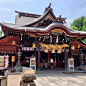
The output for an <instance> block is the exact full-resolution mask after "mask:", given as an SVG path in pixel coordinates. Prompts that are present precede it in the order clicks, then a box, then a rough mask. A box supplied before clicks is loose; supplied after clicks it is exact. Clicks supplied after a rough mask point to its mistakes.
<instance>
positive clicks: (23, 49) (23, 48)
mask: <svg viewBox="0 0 86 86" xmlns="http://www.w3.org/2000/svg"><path fill="white" fill-rule="evenodd" d="M22 51H34V48H33V47H22Z"/></svg>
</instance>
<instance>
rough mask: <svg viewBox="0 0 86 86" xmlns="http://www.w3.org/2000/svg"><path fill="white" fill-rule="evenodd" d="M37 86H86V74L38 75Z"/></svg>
mask: <svg viewBox="0 0 86 86" xmlns="http://www.w3.org/2000/svg"><path fill="white" fill-rule="evenodd" d="M36 77H37V79H36V80H35V83H36V86H86V73H73V74H64V73H57V74H36Z"/></svg>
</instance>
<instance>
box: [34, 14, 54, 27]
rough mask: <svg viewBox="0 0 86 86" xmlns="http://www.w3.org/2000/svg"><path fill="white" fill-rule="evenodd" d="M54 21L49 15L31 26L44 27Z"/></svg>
mask: <svg viewBox="0 0 86 86" xmlns="http://www.w3.org/2000/svg"><path fill="white" fill-rule="evenodd" d="M54 20H55V19H54V18H53V16H52V15H51V14H50V13H49V14H48V15H47V16H46V17H45V18H44V19H43V20H41V21H40V22H38V23H37V24H35V25H33V27H45V26H48V25H49V24H51V23H52V22H53V21H54Z"/></svg>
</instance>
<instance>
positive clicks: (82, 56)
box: [79, 51, 85, 71]
mask: <svg viewBox="0 0 86 86" xmlns="http://www.w3.org/2000/svg"><path fill="white" fill-rule="evenodd" d="M80 55H81V63H80V66H79V70H82V71H84V70H85V66H84V62H83V59H84V54H83V52H82V51H81V54H80Z"/></svg>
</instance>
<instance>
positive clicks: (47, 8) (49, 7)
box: [44, 3, 53, 13]
mask: <svg viewBox="0 0 86 86" xmlns="http://www.w3.org/2000/svg"><path fill="white" fill-rule="evenodd" d="M47 10H53V9H52V8H51V3H50V4H49V6H48V7H46V8H45V11H44V13H45V12H46V11H47Z"/></svg>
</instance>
